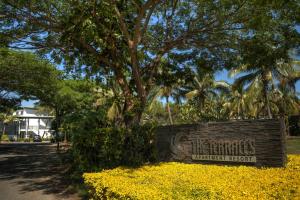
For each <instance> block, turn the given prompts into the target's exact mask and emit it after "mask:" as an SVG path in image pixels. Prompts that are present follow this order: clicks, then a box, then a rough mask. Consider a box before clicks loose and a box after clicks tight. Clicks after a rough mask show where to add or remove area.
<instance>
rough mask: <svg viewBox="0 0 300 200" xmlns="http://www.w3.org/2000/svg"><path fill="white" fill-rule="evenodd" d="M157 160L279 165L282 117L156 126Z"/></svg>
mask: <svg viewBox="0 0 300 200" xmlns="http://www.w3.org/2000/svg"><path fill="white" fill-rule="evenodd" d="M156 137H157V138H156V144H157V149H158V158H159V160H160V161H181V162H187V163H221V164H245V165H254V166H274V167H282V166H285V163H286V159H287V158H286V150H285V127H284V120H281V119H265V120H241V121H228V122H210V123H200V124H190V125H175V126H162V127H158V129H157V135H156Z"/></svg>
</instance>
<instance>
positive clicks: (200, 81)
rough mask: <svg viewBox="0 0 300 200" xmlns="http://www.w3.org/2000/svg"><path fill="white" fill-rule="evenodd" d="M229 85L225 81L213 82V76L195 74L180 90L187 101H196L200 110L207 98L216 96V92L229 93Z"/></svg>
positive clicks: (209, 74)
mask: <svg viewBox="0 0 300 200" xmlns="http://www.w3.org/2000/svg"><path fill="white" fill-rule="evenodd" d="M229 90H230V85H229V84H228V83H227V82H225V81H215V80H214V77H213V74H211V73H207V74H204V75H202V74H199V73H196V74H195V76H194V78H193V80H192V81H191V82H190V83H189V84H188V85H186V86H184V87H183V88H182V91H183V92H184V93H185V96H186V98H187V99H188V100H190V99H197V101H198V104H199V106H200V108H202V107H203V106H204V104H205V100H206V99H207V98H208V97H209V96H215V97H217V96H218V92H229Z"/></svg>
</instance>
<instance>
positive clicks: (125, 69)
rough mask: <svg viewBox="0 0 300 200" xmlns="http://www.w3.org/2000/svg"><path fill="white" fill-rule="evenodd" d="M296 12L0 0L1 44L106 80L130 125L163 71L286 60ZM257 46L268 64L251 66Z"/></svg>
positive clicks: (279, 7) (213, 4) (294, 8)
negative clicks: (117, 94)
mask: <svg viewBox="0 0 300 200" xmlns="http://www.w3.org/2000/svg"><path fill="white" fill-rule="evenodd" d="M299 7H300V5H299V1H297V0H291V1H284V0H270V1H259V0H249V1H245V0H234V1H228V0H221V1H206V0H188V1H186V0H170V1H164V0H138V1H136V0H130V1H124V0H104V1H79V0H64V1H62V0H51V1H41V0H35V1H16V0H3V1H2V2H1V3H0V15H1V18H0V25H1V32H0V41H1V44H2V45H5V46H6V47H11V48H25V49H36V50H38V52H40V53H43V54H46V53H50V54H51V56H52V58H53V59H55V60H56V61H57V62H58V63H61V62H62V63H64V64H65V66H66V69H67V70H75V71H81V72H83V73H84V75H86V76H87V77H90V78H93V79H97V80H99V79H102V80H104V81H107V79H109V77H110V76H111V75H113V77H114V80H115V82H116V83H117V84H118V86H119V88H120V89H121V91H122V96H123V97H124V101H123V105H122V113H123V117H124V119H123V121H124V123H125V124H127V125H130V124H133V123H134V122H139V121H140V119H141V116H142V113H143V111H144V110H145V108H146V105H147V99H148V97H149V95H150V94H151V90H152V89H153V87H154V86H155V85H157V81H158V80H160V79H161V76H162V75H163V74H164V73H162V72H163V71H164V70H168V68H169V69H170V68H172V67H173V68H174V66H175V69H173V70H175V71H178V72H180V73H186V72H192V71H193V69H194V68H195V67H196V66H201V67H203V68H211V69H220V68H234V67H235V66H239V65H240V64H241V63H242V62H243V61H245V60H246V61H247V62H250V63H251V64H255V63H253V62H254V61H255V62H260V61H262V62H269V63H270V62H274V59H273V58H274V57H277V55H280V58H282V60H283V61H285V60H288V51H289V50H290V49H292V48H296V47H299V33H298V32H297V31H296V25H298V24H299V18H300V17H299V14H298V13H299ZM257 43H259V44H264V45H265V46H267V47H268V48H267V51H256V53H262V54H265V53H267V54H265V55H267V59H268V60H265V59H259V60H257V61H256V60H255V56H256V53H254V54H253V53H252V54H251V53H250V52H253V51H248V50H249V49H250V50H251V48H252V49H253V48H255V49H256V47H255V44H257ZM263 49H264V50H265V49H266V48H263ZM250 57H251V59H248V58H250ZM166 63H167V64H166ZM161 66H163V68H161ZM160 69H162V70H160ZM187 69H190V70H187Z"/></svg>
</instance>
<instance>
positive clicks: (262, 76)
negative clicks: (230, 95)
mask: <svg viewBox="0 0 300 200" xmlns="http://www.w3.org/2000/svg"><path fill="white" fill-rule="evenodd" d="M291 72H295V69H294V67H293V65H292V64H290V63H286V62H277V63H276V64H275V65H270V66H269V65H268V66H265V65H263V66H250V65H248V64H246V65H241V66H240V67H238V68H237V69H235V70H232V71H231V72H230V76H231V77H236V76H239V77H238V78H237V79H236V80H235V82H234V84H233V88H237V87H242V88H245V89H247V88H249V87H250V86H252V85H253V84H254V82H258V85H260V86H261V87H258V88H257V89H259V90H257V92H258V93H260V95H261V97H262V98H263V101H264V106H265V108H266V113H267V116H268V117H269V118H272V112H271V102H270V98H269V96H270V95H269V94H270V92H271V91H274V90H275V87H276V85H275V82H276V81H280V80H285V79H286V78H287V77H289V76H291V74H292V73H291ZM256 84H257V83H256Z"/></svg>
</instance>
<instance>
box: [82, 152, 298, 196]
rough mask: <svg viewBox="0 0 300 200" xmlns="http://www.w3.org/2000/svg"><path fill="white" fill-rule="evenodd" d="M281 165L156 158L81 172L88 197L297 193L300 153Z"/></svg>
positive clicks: (295, 194) (272, 194)
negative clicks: (130, 165) (153, 161)
mask: <svg viewBox="0 0 300 200" xmlns="http://www.w3.org/2000/svg"><path fill="white" fill-rule="evenodd" d="M288 160H289V161H288V165H287V167H286V168H264V169H258V168H255V167H246V166H238V167H236V166H216V165H201V164H183V163H175V162H173V163H160V164H158V165H147V166H143V167H140V168H136V169H131V168H122V167H119V168H116V169H113V170H105V171H103V172H101V173H85V174H84V175H83V177H84V181H85V184H86V185H87V186H88V188H89V193H90V195H91V198H93V199H297V198H299V197H300V155H289V156H288Z"/></svg>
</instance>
